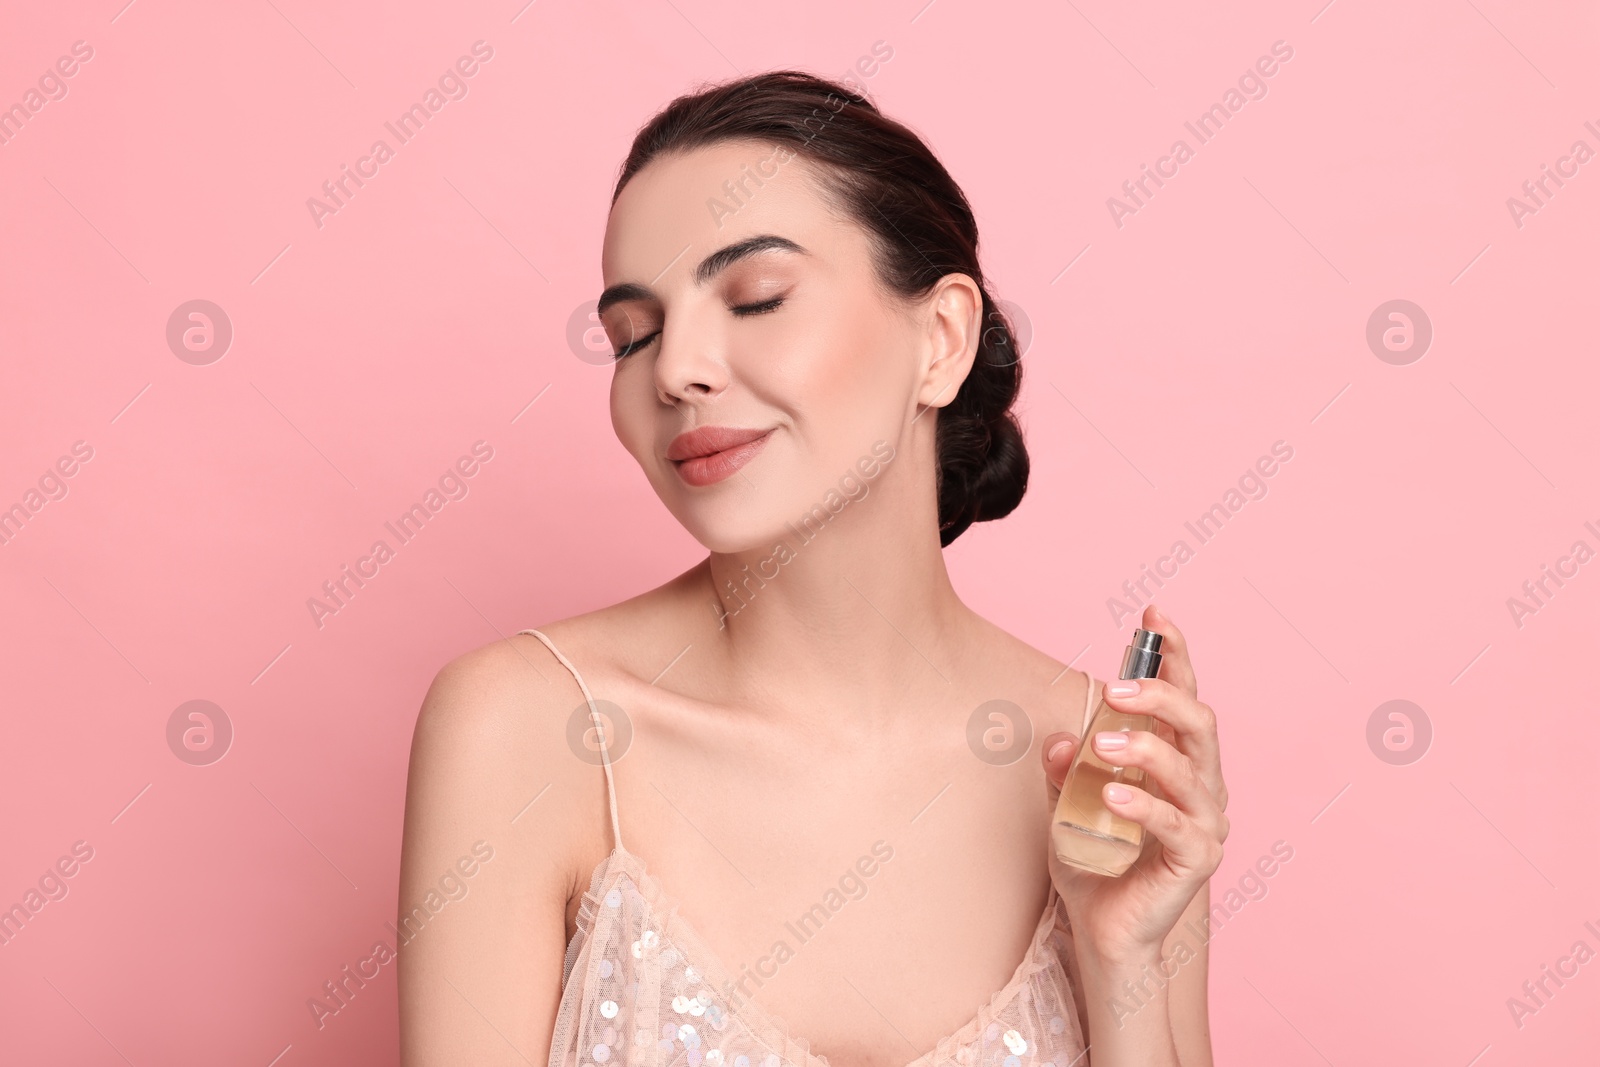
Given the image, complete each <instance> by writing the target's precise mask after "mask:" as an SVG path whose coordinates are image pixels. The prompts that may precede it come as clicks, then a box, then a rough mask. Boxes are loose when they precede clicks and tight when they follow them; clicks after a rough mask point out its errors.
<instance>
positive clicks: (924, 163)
mask: <svg viewBox="0 0 1600 1067" xmlns="http://www.w3.org/2000/svg"><path fill="white" fill-rule="evenodd" d="M731 140H752V141H761V142H767V143H772V142H778V143H780V144H782V145H784V146H786V147H789V148H790V149H792V150H793V151H794V152H796V153H797V154H799V155H801V156H802V157H804V158H805V159H807V160H808V161H810V162H813V163H817V164H820V165H821V166H820V167H819V173H821V174H822V176H823V178H822V180H823V183H824V188H823V193H824V195H825V196H826V197H828V199H829V200H830V201H831V202H832V203H833V204H834V205H835V206H836V208H837V209H839V210H840V211H841V213H842V214H843V215H844V216H845V217H847V218H850V219H853V220H854V221H856V222H857V223H858V224H859V225H860V226H861V227H862V228H863V229H864V230H865V231H866V232H867V234H868V236H869V239H870V240H871V243H872V247H873V252H874V258H875V261H876V266H877V271H878V275H879V279H880V281H881V282H882V283H883V284H884V285H885V286H886V288H887V289H888V290H889V291H890V292H893V293H896V294H899V295H900V296H901V297H903V298H906V299H915V298H917V297H921V296H923V295H925V294H927V293H928V292H929V291H930V290H931V289H932V288H933V286H934V283H936V282H937V281H938V280H939V279H940V278H942V277H944V276H945V275H947V274H952V273H959V274H965V275H967V276H969V277H970V278H972V280H973V281H975V282H977V283H978V287H979V289H980V290H982V292H983V326H984V328H983V330H982V332H981V334H980V336H979V340H978V351H977V354H976V356H975V358H974V360H973V364H972V369H971V371H969V372H968V374H967V377H966V379H965V380H964V381H963V382H962V383H961V388H960V389H959V390H957V392H956V397H955V399H954V400H953V401H951V402H950V403H949V404H947V405H945V406H944V407H943V408H940V409H939V415H938V420H939V421H938V425H937V428H936V433H935V441H936V444H935V453H936V461H937V472H938V474H937V478H938V480H937V489H936V491H937V493H938V499H939V543H940V544H941V545H948V544H950V542H952V541H954V540H955V539H956V538H957V537H959V536H961V533H962V532H963V531H964V530H966V528H967V527H968V526H970V525H972V524H973V523H974V522H984V521H986V520H989V519H999V518H1003V517H1005V516H1006V515H1009V514H1010V513H1011V512H1012V511H1013V510H1014V509H1015V508H1016V506H1017V505H1018V504H1019V503H1021V502H1022V495H1023V493H1025V492H1026V491H1027V488H1028V452H1027V448H1026V447H1025V446H1024V444H1023V440H1022V429H1021V427H1020V426H1019V425H1018V424H1017V420H1016V417H1015V416H1014V415H1013V414H1012V412H1011V406H1012V404H1013V403H1015V401H1016V398H1017V392H1018V390H1019V388H1020V387H1021V384H1022V365H1021V361H1020V359H1019V353H1018V351H1017V343H1016V338H1015V334H1014V332H1013V328H1012V324H1011V323H1010V322H1009V321H1008V320H1007V319H1006V316H1005V314H1004V312H1002V311H1001V309H1000V308H999V306H998V305H997V304H996V303H995V301H994V298H993V297H992V296H991V294H990V293H989V287H988V284H987V283H986V282H985V281H984V278H983V269H982V268H981V267H980V266H979V265H978V226H977V222H976V221H975V220H974V219H973V215H972V208H971V206H970V205H969V204H968V203H967V198H966V196H965V195H964V194H963V193H962V192H961V189H960V187H959V186H957V185H956V183H955V180H954V179H952V178H951V177H950V174H949V172H948V171H946V170H945V168H944V165H943V164H941V163H940V162H939V160H938V159H936V158H935V157H934V155H933V153H932V152H931V151H930V150H929V149H928V146H927V145H925V144H924V143H923V142H922V139H921V138H920V137H918V136H917V135H916V134H915V133H913V132H911V131H910V130H909V129H907V128H906V127H905V126H902V125H901V124H900V123H898V122H895V121H894V120H893V119H890V118H887V117H886V116H884V115H883V114H882V113H881V112H879V111H878V109H877V107H876V105H874V104H873V103H872V102H871V101H870V100H868V99H867V98H866V97H864V96H861V95H859V94H858V93H855V92H853V91H851V90H850V89H848V88H846V87H845V86H843V85H840V84H839V83H837V82H833V81H829V80H827V79H825V78H819V77H817V76H815V75H812V74H806V73H803V72H801V71H794V70H778V71H770V72H768V73H764V74H757V75H753V76H751V77H746V78H741V79H738V80H735V81H729V82H725V83H722V84H720V85H713V86H710V87H707V88H703V89H701V90H700V91H698V92H695V93H691V94H687V95H684V96H680V97H678V98H677V99H676V100H674V101H672V102H671V103H670V104H668V105H667V106H666V107H665V108H663V109H662V110H661V111H660V112H659V113H658V114H657V115H655V117H653V118H652V119H651V120H650V121H649V122H648V123H646V124H645V126H644V127H643V128H642V129H640V130H639V132H638V134H637V135H636V136H635V137H634V140H633V146H632V148H631V149H630V150H629V152H628V157H627V159H626V160H625V161H624V162H623V165H622V171H621V174H620V175H619V177H618V178H617V185H616V189H615V191H614V192H613V193H612V196H611V199H612V202H613V203H615V202H616V199H617V197H618V196H620V195H621V193H622V188H623V186H625V185H626V184H627V183H628V181H629V179H631V178H632V177H633V176H634V175H635V174H637V173H638V172H639V171H640V170H641V169H642V168H643V167H644V166H645V165H646V164H647V163H649V162H650V161H651V160H652V159H654V158H656V156H658V155H660V154H662V153H669V152H685V151H690V150H692V149H696V148H702V147H705V146H708V145H712V144H716V143H718V142H722V141H731Z"/></svg>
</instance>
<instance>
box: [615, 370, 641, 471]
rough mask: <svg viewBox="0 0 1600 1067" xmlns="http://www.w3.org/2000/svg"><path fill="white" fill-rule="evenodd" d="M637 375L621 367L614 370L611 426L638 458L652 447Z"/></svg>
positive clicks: (625, 446) (619, 438)
mask: <svg viewBox="0 0 1600 1067" xmlns="http://www.w3.org/2000/svg"><path fill="white" fill-rule="evenodd" d="M636 378H637V375H635V374H630V373H628V372H627V371H626V370H624V369H622V368H620V367H619V368H618V369H616V370H614V371H612V372H611V429H612V432H614V433H615V434H616V435H617V440H618V441H620V442H622V447H623V448H625V449H627V450H628V452H629V454H630V455H632V456H634V458H636V459H637V458H638V457H640V456H641V455H642V454H643V452H644V451H645V450H647V449H648V448H649V440H650V426H649V424H648V418H647V415H648V413H647V411H646V410H645V403H644V401H643V400H642V399H641V395H640V384H639V382H638V381H636V380H635V379H636Z"/></svg>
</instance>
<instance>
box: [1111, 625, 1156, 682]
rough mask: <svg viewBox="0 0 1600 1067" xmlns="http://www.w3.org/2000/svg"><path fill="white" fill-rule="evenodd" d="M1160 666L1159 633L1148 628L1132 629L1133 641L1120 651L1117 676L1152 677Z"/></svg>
mask: <svg viewBox="0 0 1600 1067" xmlns="http://www.w3.org/2000/svg"><path fill="white" fill-rule="evenodd" d="M1160 667H1161V635H1160V634H1158V633H1154V632H1152V631H1150V630H1135V631H1133V643H1132V644H1130V645H1129V646H1128V647H1127V648H1126V649H1124V650H1123V653H1122V673H1121V674H1120V675H1118V677H1119V678H1154V677H1155V676H1156V671H1157V670H1159V669H1160Z"/></svg>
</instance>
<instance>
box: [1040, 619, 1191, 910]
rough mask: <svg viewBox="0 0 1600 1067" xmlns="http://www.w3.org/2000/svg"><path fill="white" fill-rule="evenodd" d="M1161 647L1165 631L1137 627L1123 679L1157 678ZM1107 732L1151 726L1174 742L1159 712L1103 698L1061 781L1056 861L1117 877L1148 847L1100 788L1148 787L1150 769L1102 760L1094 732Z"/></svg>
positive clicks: (1053, 830)
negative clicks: (1125, 708)
mask: <svg viewBox="0 0 1600 1067" xmlns="http://www.w3.org/2000/svg"><path fill="white" fill-rule="evenodd" d="M1160 650H1161V635H1160V634H1158V633H1152V632H1151V631H1149V630H1135V631H1133V643H1132V644H1130V645H1128V647H1127V649H1126V651H1124V652H1123V655H1122V673H1121V674H1120V675H1119V677H1121V678H1154V677H1155V676H1156V671H1157V669H1158V668H1160V666H1161V651H1160ZM1107 730H1121V731H1129V730H1148V731H1151V732H1153V733H1156V734H1157V735H1158V736H1160V737H1161V738H1162V739H1163V740H1167V741H1169V742H1170V741H1171V740H1172V737H1173V734H1172V730H1171V728H1170V727H1168V726H1167V724H1166V723H1164V722H1162V721H1161V720H1159V719H1157V718H1156V717H1155V716H1153V715H1128V714H1125V713H1123V712H1120V711H1116V710H1114V709H1113V708H1112V707H1111V706H1110V705H1108V704H1107V703H1106V702H1105V699H1104V698H1103V697H1102V699H1101V701H1100V706H1099V707H1098V708H1096V709H1095V712H1094V717H1093V719H1091V720H1090V722H1089V729H1088V731H1087V732H1086V733H1085V734H1084V735H1083V737H1082V738H1080V739H1079V744H1078V747H1077V749H1076V751H1075V752H1074V753H1073V756H1072V765H1071V766H1070V767H1069V768H1068V769H1067V776H1066V778H1065V779H1063V780H1062V782H1061V799H1060V800H1059V801H1058V802H1057V803H1056V814H1055V821H1054V822H1053V823H1052V824H1051V827H1050V840H1051V844H1052V847H1053V848H1054V849H1055V853H1056V859H1058V860H1060V861H1061V862H1062V863H1065V864H1069V865H1071V866H1073V867H1080V868H1082V869H1083V870H1086V871H1093V872H1094V873H1095V874H1104V875H1108V876H1111V877H1113V878H1114V877H1116V876H1117V875H1120V874H1122V873H1123V872H1125V871H1126V870H1127V869H1128V868H1129V867H1131V866H1133V861H1134V860H1136V859H1138V858H1139V852H1140V850H1141V849H1142V848H1143V847H1144V827H1143V826H1140V825H1139V824H1138V823H1136V822H1131V821H1129V820H1127V819H1124V818H1122V817H1121V816H1119V815H1117V814H1115V813H1113V812H1112V811H1111V810H1109V809H1108V808H1107V807H1106V805H1105V801H1104V799H1102V794H1101V790H1102V789H1103V788H1104V787H1105V785H1106V783H1108V782H1116V783H1119V784H1126V785H1134V786H1139V787H1141V788H1143V787H1144V783H1145V773H1144V770H1143V769H1142V768H1139V767H1118V766H1115V765H1113V764H1110V763H1107V762H1106V761H1105V760H1103V759H1101V758H1100V756H1099V754H1098V753H1097V752H1096V751H1095V749H1094V744H1093V742H1094V735H1095V734H1097V733H1102V732H1105V731H1107Z"/></svg>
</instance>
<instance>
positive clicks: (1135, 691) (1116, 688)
mask: <svg viewBox="0 0 1600 1067" xmlns="http://www.w3.org/2000/svg"><path fill="white" fill-rule="evenodd" d="M1106 695H1107V696H1114V697H1131V696H1138V695H1139V680H1138V679H1137V678H1126V679H1123V680H1122V681H1117V682H1111V683H1109V684H1107V685H1106Z"/></svg>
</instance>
